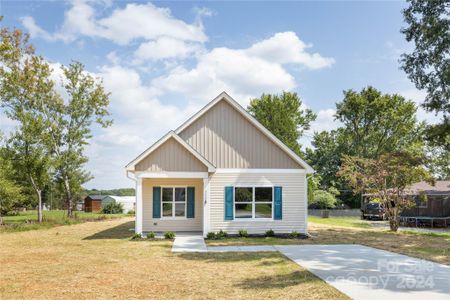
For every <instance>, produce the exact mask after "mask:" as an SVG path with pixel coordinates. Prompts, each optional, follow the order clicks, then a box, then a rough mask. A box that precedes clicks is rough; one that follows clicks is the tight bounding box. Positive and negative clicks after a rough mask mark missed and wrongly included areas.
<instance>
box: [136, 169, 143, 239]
mask: <svg viewBox="0 0 450 300" xmlns="http://www.w3.org/2000/svg"><path fill="white" fill-rule="evenodd" d="M142 217H143V215H142V178H141V177H137V178H136V222H135V233H139V234H142Z"/></svg>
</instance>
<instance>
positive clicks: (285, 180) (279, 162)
mask: <svg viewBox="0 0 450 300" xmlns="http://www.w3.org/2000/svg"><path fill="white" fill-rule="evenodd" d="M126 171H127V175H128V177H129V178H131V179H133V180H135V181H136V228H135V230H136V232H137V233H143V232H148V231H169V230H170V231H202V232H203V235H206V234H207V233H208V232H210V231H219V230H225V231H227V232H229V233H232V234H233V233H237V232H238V231H239V230H240V229H245V230H247V231H248V232H249V233H254V234H258V233H264V232H265V231H267V230H269V229H272V230H274V231H275V232H276V233H289V232H292V231H297V232H299V233H304V234H306V233H307V196H306V195H307V177H306V176H307V174H310V173H312V172H313V169H312V168H311V167H310V166H309V165H308V164H307V163H306V162H305V161H303V160H302V159H301V158H300V157H299V156H298V155H297V154H295V153H294V152H293V151H292V150H291V149H289V148H288V147H287V146H286V145H285V144H283V143H282V142H281V141H280V140H279V139H278V138H277V137H275V136H274V135H273V134H272V133H271V132H270V131H269V130H268V129H266V128H265V127H264V126H263V125H261V123H259V122H258V121H257V120H256V119H255V118H254V117H253V116H251V115H250V114H249V113H248V112H247V111H246V110H245V109H244V108H243V107H242V106H241V105H239V104H238V103H237V102H236V101H235V100H234V99H232V98H231V97H230V96H229V95H228V94H226V93H225V92H223V93H221V94H220V95H219V96H218V97H216V98H215V99H214V100H212V101H211V102H210V103H208V104H207V105H206V106H205V107H203V108H202V109H201V110H200V111H199V112H197V113H196V114H195V115H194V116H192V117H191V118H190V119H188V120H187V121H186V122H185V123H184V124H182V125H181V126H180V127H178V128H177V129H176V130H174V131H169V132H168V133H167V134H166V135H164V136H163V137H162V138H161V139H159V140H158V141H157V142H156V143H154V144H153V145H152V146H150V147H149V148H148V149H146V150H145V151H144V152H143V153H142V154H140V155H139V156H138V157H136V158H135V159H133V160H132V161H131V162H130V163H129V164H128V165H127V166H126Z"/></svg>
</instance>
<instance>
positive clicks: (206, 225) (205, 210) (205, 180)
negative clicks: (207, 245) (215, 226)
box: [203, 178, 210, 237]
mask: <svg viewBox="0 0 450 300" xmlns="http://www.w3.org/2000/svg"><path fill="white" fill-rule="evenodd" d="M209 201H210V199H209V178H203V237H206V235H207V234H208V231H209Z"/></svg>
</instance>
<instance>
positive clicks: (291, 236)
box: [289, 231, 300, 239]
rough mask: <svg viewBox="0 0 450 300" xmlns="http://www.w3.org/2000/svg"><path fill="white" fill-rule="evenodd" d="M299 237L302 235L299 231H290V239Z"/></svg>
mask: <svg viewBox="0 0 450 300" xmlns="http://www.w3.org/2000/svg"><path fill="white" fill-rule="evenodd" d="M299 237H300V233H298V232H297V231H292V232H291V233H289V238H290V239H298V238H299Z"/></svg>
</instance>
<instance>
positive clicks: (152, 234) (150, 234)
mask: <svg viewBox="0 0 450 300" xmlns="http://www.w3.org/2000/svg"><path fill="white" fill-rule="evenodd" d="M155 236H156V235H155V233H154V232H153V231H150V232H149V233H147V238H148V239H154V238H155Z"/></svg>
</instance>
